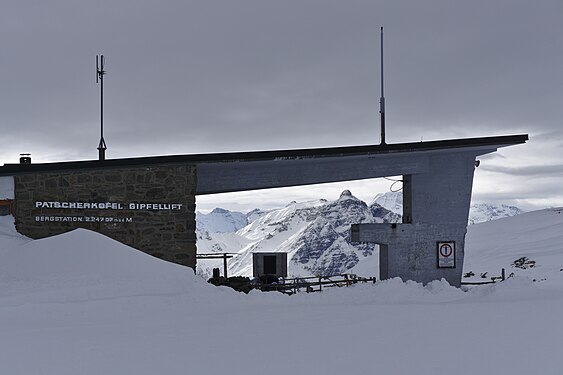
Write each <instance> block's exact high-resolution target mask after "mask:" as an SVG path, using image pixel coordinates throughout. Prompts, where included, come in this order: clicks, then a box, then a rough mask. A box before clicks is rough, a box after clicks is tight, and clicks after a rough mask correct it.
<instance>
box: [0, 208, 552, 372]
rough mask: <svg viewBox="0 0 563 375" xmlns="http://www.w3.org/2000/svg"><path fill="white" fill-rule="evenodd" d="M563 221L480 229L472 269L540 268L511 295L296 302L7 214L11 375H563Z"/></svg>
mask: <svg viewBox="0 0 563 375" xmlns="http://www.w3.org/2000/svg"><path fill="white" fill-rule="evenodd" d="M559 212H560V211H557V210H544V211H539V212H532V213H528V214H523V215H519V216H516V217H514V218H507V219H502V220H498V221H495V222H491V223H485V224H479V225H475V226H471V227H470V228H471V229H470V232H469V234H468V244H467V250H466V265H467V267H466V270H469V269H471V270H475V271H476V272H480V271H489V272H493V271H495V270H497V269H500V267H507V268H510V267H511V266H510V262H512V261H513V260H515V259H517V258H521V257H527V258H529V259H531V260H535V261H536V263H535V264H536V266H535V267H532V268H529V267H528V268H525V269H521V268H514V267H512V268H511V272H512V271H517V272H515V273H516V274H517V276H516V277H513V278H510V279H508V280H507V281H505V282H503V283H498V284H494V285H488V286H480V287H473V288H471V289H469V290H468V291H462V290H460V289H456V288H453V287H450V286H449V285H448V284H447V283H445V282H442V281H436V282H433V283H431V284H429V285H427V286H422V285H420V284H417V283H413V282H406V283H403V282H402V281H400V280H398V279H393V280H388V281H385V282H378V283H376V284H365V285H357V286H354V287H349V288H339V289H325V291H324V292H322V293H317V294H299V295H295V296H291V297H289V296H285V295H281V294H278V293H260V292H252V293H250V294H249V295H244V294H240V293H237V292H234V291H232V290H230V289H227V288H222V287H220V288H218V287H213V286H211V285H209V284H207V283H206V282H205V281H204V280H202V279H201V278H199V277H197V276H195V275H194V274H193V271H192V270H191V269H188V268H185V267H182V266H178V265H174V264H171V263H167V262H164V261H162V260H159V259H155V258H153V257H150V256H148V255H146V254H143V253H141V252H139V251H136V250H133V249H131V248H128V247H126V246H124V245H122V244H120V243H117V242H115V241H113V240H111V239H108V238H106V237H104V236H102V235H99V234H96V233H93V232H88V231H85V230H75V231H73V232H70V233H67V234H64V235H61V236H57V237H52V238H48V239H43V240H37V241H31V240H29V239H27V238H24V237H22V236H20V235H18V234H17V233H15V231H14V229H13V222H12V221H11V218H9V217H0V322H1V323H0V332H1V334H2V335H1V341H0V374H45V375H55V374H56V375H64V374H72V375H75V374H96V375H99V374H104V375H106V374H136V375H142V374H151V375H153V374H216V373H225V374H253V373H256V374H261V373H267V374H339V375H340V374H349V373H352V374H374V373H384V374H449V373H455V374H554V375H555V374H561V373H563V356H562V355H561V352H562V349H561V348H562V346H563V324H561V317H562V316H563V277H562V275H563V271H559V268H563V252H562V251H561V246H560V244H561V243H563V242H562V241H561V240H563V238H561V236H562V235H561V232H562V231H561V228H562V225H563V213H559ZM529 264H530V263H528V265H529ZM558 267H559V268H558ZM528 276H530V278H528ZM531 278H535V279H538V280H540V279H541V280H542V281H537V282H532V281H531ZM543 279H546V280H543Z"/></svg>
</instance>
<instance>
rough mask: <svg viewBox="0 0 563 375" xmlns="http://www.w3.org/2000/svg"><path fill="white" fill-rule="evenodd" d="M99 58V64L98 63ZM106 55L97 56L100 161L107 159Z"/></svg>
mask: <svg viewBox="0 0 563 375" xmlns="http://www.w3.org/2000/svg"><path fill="white" fill-rule="evenodd" d="M98 58H99V62H98ZM104 62H105V60H104V55H100V56H98V55H96V83H98V82H99V83H100V143H99V144H98V157H99V160H100V161H103V160H105V159H106V149H107V146H106V141H105V140H104V75H105V74H106V71H105V70H104Z"/></svg>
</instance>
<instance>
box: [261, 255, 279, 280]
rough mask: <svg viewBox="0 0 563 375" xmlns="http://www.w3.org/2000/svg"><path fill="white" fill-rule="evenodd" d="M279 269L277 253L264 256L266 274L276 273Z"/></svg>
mask: <svg viewBox="0 0 563 375" xmlns="http://www.w3.org/2000/svg"><path fill="white" fill-rule="evenodd" d="M276 271H277V262H276V256H275V255H265V256H264V274H266V275H275V274H276Z"/></svg>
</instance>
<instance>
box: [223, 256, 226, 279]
mask: <svg viewBox="0 0 563 375" xmlns="http://www.w3.org/2000/svg"><path fill="white" fill-rule="evenodd" d="M223 275H225V279H226V278H227V253H224V254H223Z"/></svg>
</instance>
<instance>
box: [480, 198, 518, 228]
mask: <svg viewBox="0 0 563 375" xmlns="http://www.w3.org/2000/svg"><path fill="white" fill-rule="evenodd" d="M522 213H524V211H522V210H521V209H519V208H518V207H516V206H507V205H505V204H489V203H476V204H472V205H471V208H470V209H469V224H479V223H485V222H487V221H491V220H497V219H502V218H504V217H510V216H516V215H520V214H522Z"/></svg>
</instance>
